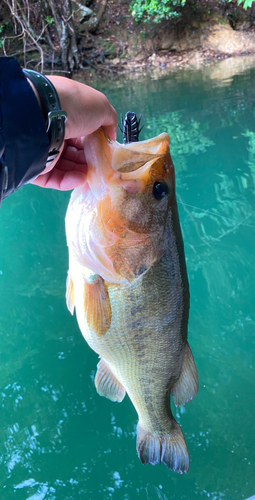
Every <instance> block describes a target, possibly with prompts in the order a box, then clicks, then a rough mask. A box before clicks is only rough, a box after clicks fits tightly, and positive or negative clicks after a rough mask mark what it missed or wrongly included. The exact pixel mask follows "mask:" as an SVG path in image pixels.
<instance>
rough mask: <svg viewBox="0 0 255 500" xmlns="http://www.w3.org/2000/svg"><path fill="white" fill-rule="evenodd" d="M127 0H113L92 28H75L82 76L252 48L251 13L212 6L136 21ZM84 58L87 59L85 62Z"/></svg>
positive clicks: (179, 64)
mask: <svg viewBox="0 0 255 500" xmlns="http://www.w3.org/2000/svg"><path fill="white" fill-rule="evenodd" d="M128 8H129V3H128V2H127V3H125V2H124V3H123V2H121V4H120V3H119V2H117V1H115V0H113V1H110V2H108V7H107V10H106V13H105V16H104V19H103V22H102V23H101V25H100V26H99V28H98V30H97V32H96V34H94V35H91V34H88V33H87V32H86V30H85V29H84V31H82V28H81V29H80V50H81V53H82V54H83V57H84V59H83V62H84V69H87V70H88V72H87V74H88V76H89V77H90V78H94V77H95V76H99V75H100V76H106V77H109V76H112V77H114V75H119V74H123V73H130V72H131V73H137V72H138V73H139V72H141V71H143V72H144V71H146V69H147V70H150V71H151V70H152V69H153V70H154V69H156V70H157V69H164V70H165V71H173V70H175V69H179V68H186V67H191V68H193V67H196V68H198V67H199V66H201V65H208V64H210V63H211V62H214V61H215V60H222V59H228V58H232V57H244V56H247V55H252V54H255V15H254V16H253V14H252V12H248V13H247V12H246V13H245V12H244V11H243V10H242V9H239V11H238V12H239V14H238V12H236V10H235V11H233V6H232V8H231V7H229V10H228V11H227V10H225V11H224V12H222V11H220V10H216V11H214V12H213V13H211V14H208V12H206V13H205V12H196V13H195V14H191V13H190V11H189V12H184V15H183V16H182V18H181V19H180V20H178V22H172V23H171V22H169V21H168V22H162V23H161V24H160V25H151V24H150V25H148V24H144V23H140V24H137V23H136V22H135V21H134V20H133V19H132V17H131V16H130V13H129V11H128ZM88 61H89V62H88Z"/></svg>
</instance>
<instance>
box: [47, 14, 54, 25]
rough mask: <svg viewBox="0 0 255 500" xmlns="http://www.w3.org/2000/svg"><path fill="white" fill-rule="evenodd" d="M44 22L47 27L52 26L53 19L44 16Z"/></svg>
mask: <svg viewBox="0 0 255 500" xmlns="http://www.w3.org/2000/svg"><path fill="white" fill-rule="evenodd" d="M45 21H46V23H47V24H48V25H49V26H52V24H54V22H55V20H54V17H52V16H46V17H45Z"/></svg>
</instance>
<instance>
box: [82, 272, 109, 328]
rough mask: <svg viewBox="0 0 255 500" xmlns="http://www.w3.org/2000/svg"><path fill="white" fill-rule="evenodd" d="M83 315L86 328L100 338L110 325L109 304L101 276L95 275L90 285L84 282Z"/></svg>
mask: <svg viewBox="0 0 255 500" xmlns="http://www.w3.org/2000/svg"><path fill="white" fill-rule="evenodd" d="M83 299H84V313H85V316H86V319H87V322H88V326H89V327H90V328H92V330H94V332H95V333H96V334H97V335H98V336H99V337H102V336H103V335H105V334H106V333H107V331H108V330H109V328H110V324H111V317H112V313H111V303H110V298H109V294H108V290H107V288H106V286H105V284H104V280H103V279H102V278H101V276H98V275H95V279H94V280H93V281H91V282H90V283H89V282H88V281H86V280H84V297H83Z"/></svg>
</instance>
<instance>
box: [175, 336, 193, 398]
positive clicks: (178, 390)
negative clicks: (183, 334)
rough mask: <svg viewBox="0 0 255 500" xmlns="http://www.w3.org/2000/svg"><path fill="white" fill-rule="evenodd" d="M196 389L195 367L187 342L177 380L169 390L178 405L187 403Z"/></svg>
mask: <svg viewBox="0 0 255 500" xmlns="http://www.w3.org/2000/svg"><path fill="white" fill-rule="evenodd" d="M197 391H198V374H197V369H196V365H195V361H194V358H193V355H192V352H191V349H190V346H189V344H188V342H187V344H186V345H185V347H184V352H183V361H182V368H181V373H180V376H179V378H178V380H177V382H176V383H175V385H174V386H173V388H172V390H171V393H172V396H173V400H174V403H175V405H176V406H180V405H185V404H187V403H188V402H189V401H191V400H192V399H193V398H194V397H195V395H196V394H197Z"/></svg>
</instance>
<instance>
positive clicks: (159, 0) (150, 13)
mask: <svg viewBox="0 0 255 500" xmlns="http://www.w3.org/2000/svg"><path fill="white" fill-rule="evenodd" d="M185 1H186V0H133V1H132V2H131V4H130V11H131V14H132V16H133V17H134V18H135V20H136V21H137V22H139V21H141V20H143V21H145V22H146V21H147V22H148V21H151V20H153V21H154V22H155V23H158V22H160V21H161V20H162V19H170V18H171V19H173V18H175V17H179V16H180V12H179V10H180V8H181V7H183V6H184V4H185ZM245 1H249V0H245Z"/></svg>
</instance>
